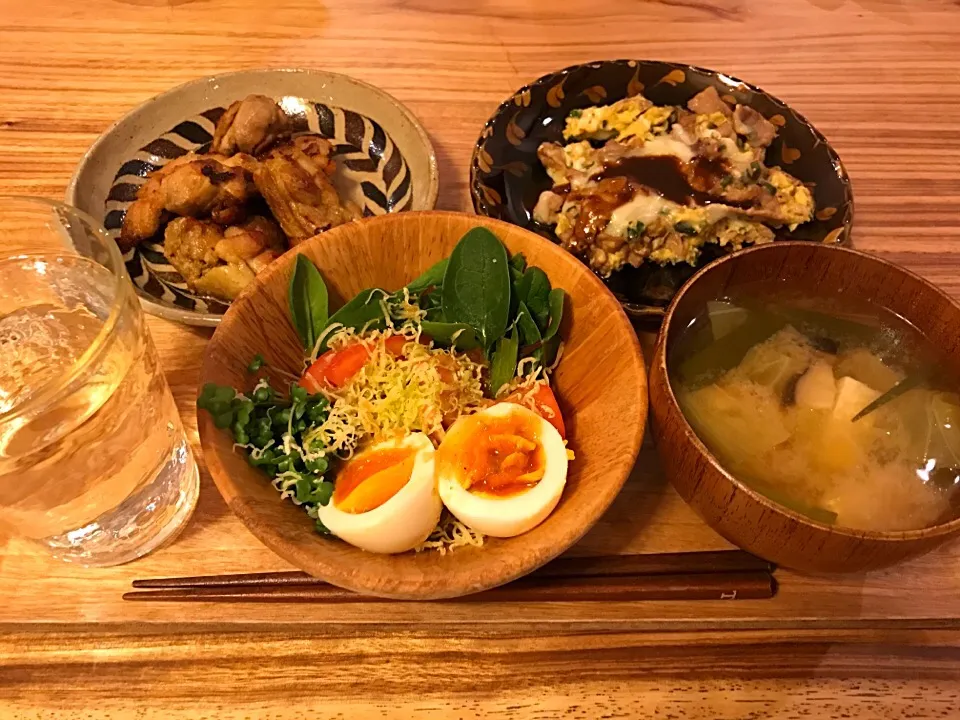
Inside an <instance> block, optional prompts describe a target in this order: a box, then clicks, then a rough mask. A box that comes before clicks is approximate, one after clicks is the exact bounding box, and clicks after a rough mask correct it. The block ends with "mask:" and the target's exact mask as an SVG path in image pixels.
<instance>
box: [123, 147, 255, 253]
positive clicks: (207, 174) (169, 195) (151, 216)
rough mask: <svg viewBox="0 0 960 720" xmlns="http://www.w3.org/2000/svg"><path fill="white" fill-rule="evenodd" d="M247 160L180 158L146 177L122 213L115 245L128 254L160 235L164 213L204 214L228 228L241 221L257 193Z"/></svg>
mask: <svg viewBox="0 0 960 720" xmlns="http://www.w3.org/2000/svg"><path fill="white" fill-rule="evenodd" d="M251 163H255V161H254V160H253V158H250V157H249V156H239V155H237V156H234V157H232V158H218V157H213V156H204V157H199V156H196V155H185V156H184V157H182V158H178V159H176V160H172V161H171V162H169V163H167V165H165V166H164V167H163V168H161V169H159V170H157V171H156V172H154V173H152V174H151V175H150V177H149V178H148V179H147V181H146V182H145V183H144V184H143V185H142V186H141V187H140V190H139V191H138V192H137V199H136V200H135V201H134V202H133V203H131V204H130V207H129V208H127V213H126V215H125V216H124V219H123V227H122V228H121V230H120V239H119V245H120V249H121V250H123V251H126V250H129V249H130V248H131V247H133V246H134V245H136V244H137V243H138V242H141V241H142V240H146V239H147V238H149V237H152V236H153V235H155V234H156V233H157V232H158V231H159V230H160V225H161V224H162V222H163V220H164V214H165V213H173V214H174V215H180V216H184V217H204V216H207V215H209V216H210V217H211V218H213V219H214V220H215V221H216V222H218V223H221V224H224V225H226V224H231V223H234V222H238V221H240V220H242V219H243V217H244V215H245V213H246V211H245V205H246V203H247V202H248V201H249V200H250V199H251V198H252V197H254V196H255V195H256V192H257V189H256V186H255V185H254V183H253V178H252V176H251V173H250V171H249V170H248V169H245V167H244V165H246V166H247V167H252V165H251Z"/></svg>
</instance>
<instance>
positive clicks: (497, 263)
mask: <svg viewBox="0 0 960 720" xmlns="http://www.w3.org/2000/svg"><path fill="white" fill-rule="evenodd" d="M508 268H509V264H508V261H507V251H506V250H505V249H504V247H503V245H502V244H501V243H500V241H499V240H498V239H497V236H496V235H494V234H493V233H492V232H490V231H489V230H487V229H485V228H474V229H473V230H470V231H469V232H467V234H466V235H464V236H463V237H462V238H461V239H460V242H458V243H457V246H456V247H455V248H454V249H453V252H452V253H451V254H450V261H449V263H448V264H447V271H446V273H445V274H444V276H443V288H442V289H441V291H440V293H441V295H440V297H441V304H442V308H443V316H444V318H445V319H446V320H447V322H452V323H465V324H467V325H470V326H471V327H472V328H473V329H474V330H476V332H477V337H478V339H479V340H480V343H481V344H482V345H483V347H484V348H490V347H492V346H493V344H494V343H495V342H496V341H497V338H500V337H501V336H502V335H503V333H504V332H505V331H506V328H507V323H508V322H509V319H510V318H509V315H510V271H509V269H508Z"/></svg>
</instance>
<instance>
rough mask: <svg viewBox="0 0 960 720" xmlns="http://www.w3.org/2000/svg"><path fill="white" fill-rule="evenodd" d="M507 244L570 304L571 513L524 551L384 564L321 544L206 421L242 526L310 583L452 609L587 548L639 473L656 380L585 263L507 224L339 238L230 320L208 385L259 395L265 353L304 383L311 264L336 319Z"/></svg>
mask: <svg viewBox="0 0 960 720" xmlns="http://www.w3.org/2000/svg"><path fill="white" fill-rule="evenodd" d="M477 226H482V227H486V228H489V229H490V230H491V231H493V232H494V233H495V234H496V235H497V236H498V237H499V238H500V239H501V240H502V241H503V243H504V244H505V245H506V247H507V249H508V250H509V251H510V252H511V253H516V252H522V253H524V255H526V257H527V260H528V261H529V263H530V264H531V265H536V266H538V267H540V268H542V269H543V270H544V271H545V272H546V273H547V275H548V276H549V277H550V280H551V281H552V283H553V284H554V286H555V287H561V288H563V289H564V290H566V291H567V293H568V294H569V297H568V302H567V308H566V309H565V317H564V325H563V326H562V327H561V334H562V335H563V337H564V339H565V348H564V354H563V357H562V360H561V362H560V364H559V366H558V368H557V370H556V372H555V374H554V376H553V377H554V387H555V389H556V390H557V392H558V395H559V398H560V404H561V409H562V411H563V414H564V419H565V420H566V422H567V423H568V425H567V427H568V428H569V430H568V437H569V441H570V447H571V448H572V449H573V450H574V451H575V452H576V456H577V457H576V460H575V461H573V462H572V463H571V464H570V471H569V475H568V476H567V485H566V488H565V490H564V493H563V497H562V498H561V500H560V504H559V505H558V506H557V509H556V510H555V511H554V512H553V513H552V514H551V515H550V517H549V518H548V519H547V520H546V521H544V522H543V523H542V524H541V525H539V526H538V527H536V528H535V529H533V530H531V531H530V532H528V533H525V534H523V535H520V536H518V537H515V538H510V539H506V540H498V539H495V538H488V539H487V540H486V542H485V544H484V546H483V547H482V548H473V547H468V548H461V549H457V550H456V551H454V552H453V553H448V554H446V555H440V554H439V553H437V552H423V553H420V554H415V553H412V552H409V553H404V554H401V555H376V554H372V553H367V552H365V551H363V550H359V549H358V548H355V547H353V546H351V545H348V544H347V543H345V542H342V541H340V540H337V539H335V538H330V537H323V536H320V535H318V534H317V533H316V532H315V530H314V527H313V521H312V520H310V519H309V518H308V517H307V516H306V514H304V512H303V511H302V510H300V508H297V507H295V506H294V505H292V504H291V503H289V502H286V501H281V500H280V497H279V495H278V493H277V492H276V491H275V490H274V489H273V487H272V486H271V484H270V482H269V480H268V478H267V476H266V475H265V474H264V473H263V472H261V471H260V470H258V469H256V468H253V467H251V466H250V465H249V464H248V463H247V460H246V458H245V457H244V455H243V454H241V453H239V452H235V451H234V449H233V439H232V437H231V436H230V435H229V433H227V432H226V431H223V430H218V429H217V428H216V427H214V424H213V421H212V419H211V417H210V415H209V414H208V413H206V412H200V413H198V414H199V425H200V440H201V443H202V445H203V452H204V456H205V458H206V462H207V466H208V467H209V470H210V473H211V475H213V479H214V481H215V482H216V484H217V487H218V488H219V489H220V492H221V494H222V495H223V497H224V499H225V500H226V501H227V504H228V505H229V506H230V509H231V510H233V512H234V513H236V515H237V517H239V518H240V520H241V521H243V523H244V524H245V525H246V526H247V527H248V528H249V529H250V531H251V532H252V533H253V534H254V535H256V536H257V537H258V538H259V539H260V540H261V541H263V543H264V544H265V545H267V546H268V547H269V548H271V549H272V550H273V551H274V552H276V553H277V554H278V555H280V556H281V557H282V558H284V559H285V560H287V561H289V562H291V563H293V564H294V565H296V566H297V567H299V568H302V569H303V570H305V571H306V572H308V573H310V574H312V575H315V576H316V577H319V578H323V579H324V580H327V581H328V582H331V583H333V584H335V585H339V586H341V587H345V588H349V589H351V590H356V591H358V592H363V593H367V594H372V595H379V596H382V597H390V598H405V599H421V600H425V599H433V598H449V597H456V596H459V595H465V594H468V593H473V592H478V591H481V590H486V589H489V588H491V587H495V586H497V585H501V584H503V583H506V582H509V581H511V580H514V579H516V578H518V577H520V576H522V575H525V574H526V573H529V572H530V571H532V570H534V569H536V568H537V567H539V566H541V565H543V564H544V563H546V562H548V561H549V560H551V559H553V558H554V557H556V556H557V555H559V554H560V553H562V552H563V551H564V550H566V549H567V548H569V547H570V546H571V545H573V544H574V543H575V542H576V541H577V540H578V539H580V537H581V536H582V535H583V534H584V533H585V532H586V531H587V530H588V529H589V528H590V527H591V526H592V525H593V524H594V523H595V522H596V521H597V519H598V518H599V517H600V516H601V515H602V514H603V512H604V511H605V510H606V509H607V507H608V506H609V505H610V503H611V502H612V501H613V499H614V498H615V497H616V495H617V493H618V492H619V491H620V488H621V486H622V485H623V483H624V481H625V480H626V478H627V475H628V473H629V472H630V469H631V468H632V467H633V464H634V461H635V460H636V457H637V453H638V452H639V450H640V442H641V439H642V438H643V432H644V426H645V423H646V416H647V387H646V372H645V369H644V363H643V356H642V354H641V350H640V346H639V343H638V341H637V337H636V335H635V333H634V331H633V329H632V327H631V325H630V322H629V320H628V319H627V317H626V315H625V314H624V312H623V310H622V309H621V308H620V304H619V303H618V302H617V300H616V299H615V298H614V296H613V295H612V294H611V293H610V291H609V290H607V289H606V288H605V287H604V286H603V283H601V282H600V280H598V279H597V278H596V277H595V276H594V275H593V274H592V273H591V272H590V271H589V270H588V269H587V268H586V267H585V266H584V265H582V264H581V263H580V262H579V261H578V260H577V259H576V258H574V257H573V256H572V255H569V254H567V253H566V252H564V251H563V250H561V249H560V248H559V247H557V246H555V245H553V244H552V243H550V242H547V241H546V240H544V239H542V238H540V237H538V236H537V235H535V234H533V233H531V232H528V231H526V230H522V229H520V228H517V227H514V226H512V225H509V224H507V223H504V222H500V221H498V220H490V219H487V218H482V217H477V216H474V215H466V214H460V213H449V212H422V213H421V212H411V213H400V214H397V215H386V216H383V217H378V218H374V219H369V220H364V221H361V222H357V223H350V224H347V225H343V226H341V227H337V228H334V229H333V230H329V231H327V232H326V233H324V234H323V235H319V236H317V237H315V238H313V239H311V240H309V241H307V242H305V243H303V244H301V245H298V246H297V248H296V251H291V252H288V253H286V254H285V255H284V256H283V257H281V258H280V259H278V260H277V261H275V262H274V263H273V264H272V265H270V267H269V268H268V269H267V270H265V271H264V272H262V273H261V274H260V275H258V276H257V279H256V282H255V284H254V285H252V286H251V287H249V288H248V289H247V290H245V291H244V292H243V294H242V295H241V296H240V297H239V298H237V299H236V300H235V301H234V302H233V303H232V304H231V306H230V309H229V310H228V311H227V313H226V314H225V315H224V317H223V322H222V323H221V324H220V326H219V328H218V329H217V331H216V332H215V333H214V335H213V339H212V340H211V341H210V344H209V346H208V348H207V352H206V355H205V357H204V363H203V369H202V377H201V379H200V380H201V385H202V384H203V383H207V382H214V383H218V384H220V385H231V386H233V387H237V388H247V387H249V385H250V383H251V379H250V376H249V375H248V374H247V372H246V367H247V365H248V363H249V362H250V359H251V358H252V357H253V356H254V355H255V354H257V353H261V354H262V355H263V357H264V358H265V359H266V361H267V363H268V366H269V367H270V368H271V369H272V371H274V372H275V371H277V370H280V371H286V372H287V373H296V374H299V373H300V371H301V368H302V354H301V346H300V341H299V340H298V338H297V335H296V333H295V331H294V329H293V327H292V325H291V324H290V320H289V314H288V312H289V311H288V306H287V283H288V281H289V279H290V274H291V272H292V269H293V265H294V261H295V259H296V252H302V253H304V254H305V255H307V256H308V257H309V258H310V259H311V260H313V261H314V262H315V263H316V265H317V267H318V268H319V269H320V272H321V273H322V274H323V277H324V279H325V280H326V283H327V287H328V289H329V291H330V305H331V310H333V309H335V308H336V307H338V306H339V305H341V304H342V303H343V302H345V300H346V299H350V298H352V297H353V296H354V295H355V294H356V293H358V292H359V291H360V290H362V289H364V288H369V287H383V288H387V289H396V288H399V287H402V286H403V285H404V284H405V283H407V282H409V281H410V280H412V279H413V278H414V277H416V276H417V275H419V274H420V273H421V272H422V271H423V270H425V269H426V268H428V267H429V266H431V265H433V264H434V263H435V262H437V261H438V260H441V259H442V258H444V257H447V256H448V255H449V254H450V251H451V250H452V249H453V247H454V245H456V243H457V241H458V240H459V239H460V237H461V236H462V235H463V234H464V233H465V232H466V231H467V230H469V229H470V228H473V227H477Z"/></svg>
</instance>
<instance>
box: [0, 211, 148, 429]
mask: <svg viewBox="0 0 960 720" xmlns="http://www.w3.org/2000/svg"><path fill="white" fill-rule="evenodd" d="M5 203H22V204H24V205H26V206H32V207H34V208H37V209H41V208H45V209H47V210H52V211H55V212H64V213H66V214H68V215H71V216H73V217H76V218H77V219H78V220H80V221H81V222H83V224H84V225H85V226H87V227H88V229H90V230H93V231H94V232H96V234H97V235H98V236H99V237H101V238H103V241H104V243H103V244H104V247H105V249H106V253H107V256H108V257H109V259H110V262H111V263H112V264H113V266H114V267H113V268H107V267H106V266H104V267H105V269H107V270H109V271H110V274H111V275H112V276H113V290H114V293H113V298H112V299H111V301H110V312H109V313H108V314H107V317H106V319H105V320H104V321H103V326H102V327H101V328H100V330H99V331H98V332H97V335H96V337H94V338H93V339H92V340H91V341H90V343H89V345H88V346H87V347H86V349H85V350H84V351H83V352H82V353H81V354H80V357H78V358H77V359H76V360H74V361H73V363H71V365H70V369H69V370H68V371H67V372H65V373H63V374H62V375H59V376H58V377H57V378H55V379H52V380H48V381H47V382H44V383H43V384H42V385H41V386H40V387H39V388H38V389H37V390H36V391H35V392H33V393H31V394H30V395H28V396H27V397H26V398H25V399H24V400H23V401H22V402H20V403H15V404H14V405H13V407H11V408H10V409H9V410H6V411H2V412H0V424H3V423H7V422H9V421H11V420H14V419H16V418H17V417H19V416H21V415H25V414H27V413H28V412H30V411H33V410H35V409H36V408H38V407H40V408H43V407H49V406H50V405H52V404H54V403H55V402H57V400H59V399H60V398H61V397H62V396H63V395H65V394H66V392H67V391H68V390H69V388H70V386H71V385H72V384H73V383H74V382H76V381H77V379H78V378H79V377H81V376H82V375H83V373H84V372H85V371H86V370H87V369H89V367H90V366H91V365H93V364H94V363H95V362H96V360H97V359H99V358H100V356H101V355H102V354H103V352H104V351H105V350H106V348H107V345H108V340H109V338H110V337H111V335H113V331H114V329H115V328H116V326H117V323H118V322H119V319H120V313H121V311H122V309H123V304H124V302H125V301H126V300H127V294H128V293H129V292H132V287H131V286H130V283H129V282H128V280H127V271H126V265H125V263H124V261H123V256H122V255H121V253H120V248H119V247H118V246H117V244H116V242H114V240H113V238H111V237H110V235H109V234H107V230H106V228H105V227H104V226H103V224H102V223H100V222H98V221H97V220H95V219H94V218H93V216H91V215H90V214H88V213H86V212H84V211H83V210H80V209H79V208H76V207H73V206H72V205H67V204H66V203H63V202H59V201H57V200H50V199H48V198H42V197H36V196H31V195H5V194H0V212H2V210H3V205H4V204H5ZM64 249H66V248H64ZM41 258H43V259H46V260H49V259H50V258H57V259H59V258H65V259H75V258H85V259H87V260H91V261H93V262H97V261H96V260H93V258H89V257H87V256H86V255H84V254H82V253H81V252H80V251H79V250H77V249H76V248H74V254H72V255H68V254H65V253H62V252H46V253H42V252H36V253H32V252H28V253H20V254H18V255H9V256H3V257H0V267H2V266H5V265H8V264H9V265H12V264H14V263H17V262H23V261H25V260H26V261H29V260H31V259H37V260H39V259H41ZM100 264H101V265H102V263H100ZM134 304H135V305H136V309H137V310H139V308H140V306H139V304H138V303H134Z"/></svg>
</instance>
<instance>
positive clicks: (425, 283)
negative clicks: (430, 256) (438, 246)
mask: <svg viewBox="0 0 960 720" xmlns="http://www.w3.org/2000/svg"><path fill="white" fill-rule="evenodd" d="M448 262H449V258H444V259H443V260H441V261H440V262H438V263H436V264H435V265H433V266H431V267H430V268H429V269H428V270H427V271H426V272H425V273H423V275H421V276H420V277H418V278H417V279H416V280H414V281H413V282H412V283H410V284H409V285H407V290H409V291H410V294H411V295H418V294H420V293H422V292H423V291H424V290H428V289H429V288H432V287H440V286H441V285H442V284H443V276H444V274H445V273H446V272H447V263H448Z"/></svg>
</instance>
